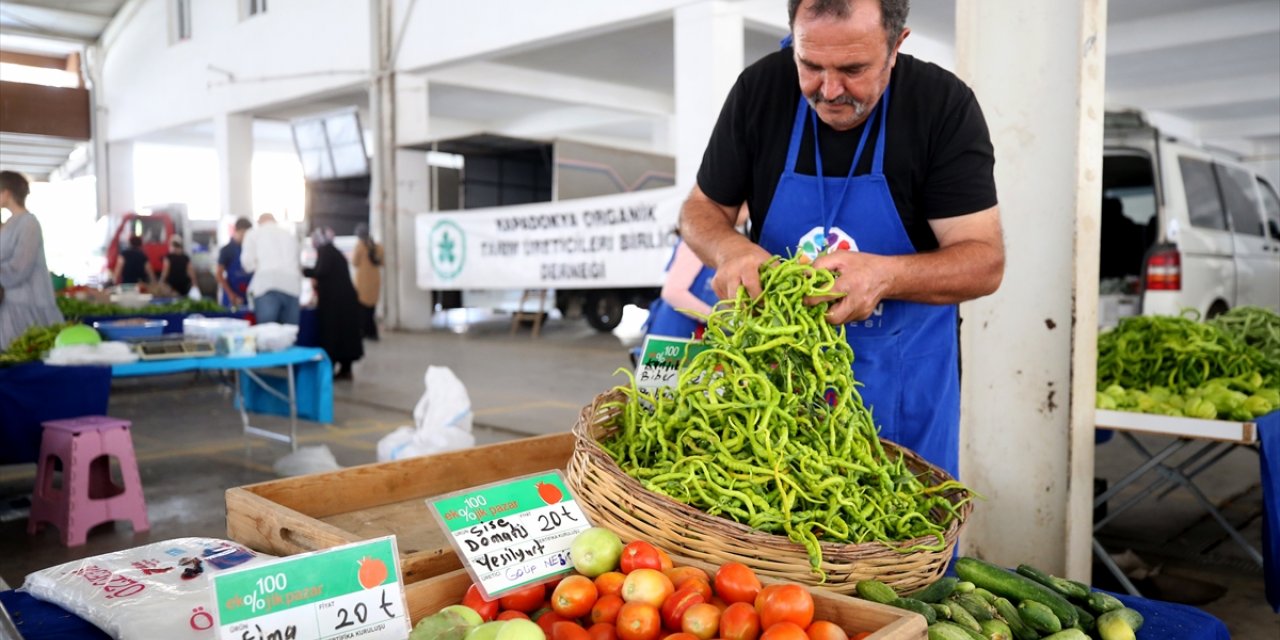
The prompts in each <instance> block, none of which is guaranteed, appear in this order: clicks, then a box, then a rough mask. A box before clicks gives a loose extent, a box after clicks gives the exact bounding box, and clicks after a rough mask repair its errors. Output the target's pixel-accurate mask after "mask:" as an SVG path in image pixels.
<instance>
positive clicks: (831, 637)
mask: <svg viewBox="0 0 1280 640" xmlns="http://www.w3.org/2000/svg"><path fill="white" fill-rule="evenodd" d="M805 633H806V634H808V636H809V640H849V634H847V633H845V632H844V629H841V628H840V625H838V624H835V623H834V622H827V621H826V620H818V621H816V622H814V623H813V624H811V625H809V628H808V629H805Z"/></svg>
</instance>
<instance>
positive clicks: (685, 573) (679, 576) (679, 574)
mask: <svg viewBox="0 0 1280 640" xmlns="http://www.w3.org/2000/svg"><path fill="white" fill-rule="evenodd" d="M662 575H664V576H666V577H668V578H671V584H673V585H675V586H676V588H677V589H679V588H680V587H683V586H684V583H685V582H688V581H689V580H691V579H693V578H698V579H700V580H702V581H703V582H705V583H707V584H711V577H710V576H708V575H707V572H706V571H703V570H702V569H699V568H697V567H675V568H672V569H667V570H665V571H663V572H662Z"/></svg>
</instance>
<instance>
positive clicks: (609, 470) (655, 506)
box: [566, 391, 973, 594]
mask: <svg viewBox="0 0 1280 640" xmlns="http://www.w3.org/2000/svg"><path fill="white" fill-rule="evenodd" d="M625 401H626V396H624V395H623V394H622V393H620V392H618V391H610V392H608V393H604V394H601V395H600V396H597V397H596V399H595V401H594V402H593V403H592V404H591V405H590V406H588V407H586V408H585V409H583V410H582V413H581V415H580V416H579V417H578V422H577V424H575V425H574V428H573V434H574V439H575V443H574V453H573V457H572V458H571V459H570V460H569V467H568V472H567V474H566V478H567V480H568V483H569V488H570V489H571V490H572V491H573V493H574V495H575V496H577V498H578V502H579V504H580V506H581V507H582V508H583V509H584V510H585V511H586V512H587V515H588V516H589V517H590V518H591V519H592V521H593V522H595V523H596V524H597V525H599V526H603V527H607V528H609V529H612V530H613V531H615V532H617V533H618V534H619V535H620V536H622V538H623V539H643V540H648V541H649V542H652V543H654V544H657V545H658V546H660V547H663V548H664V549H666V550H667V551H670V552H672V553H675V554H677V555H682V556H686V557H690V558H696V559H699V560H703V561H705V562H709V563H712V564H715V565H719V564H723V563H725V562H741V563H742V564H745V565H747V566H748V567H751V568H752V569H754V570H755V571H756V572H757V573H759V574H761V575H767V576H772V577H775V578H780V579H783V580H789V581H793V582H799V583H802V584H807V585H812V586H815V587H820V588H824V589H830V590H831V591H834V592H837V593H845V594H849V593H853V592H854V585H855V584H856V583H857V582H858V581H859V580H866V579H872V578H874V579H876V580H880V581H881V582H884V583H885V584H888V585H889V586H891V587H893V588H894V589H895V590H896V591H898V593H902V594H906V593H911V592H914V591H917V590H919V589H923V588H924V587H925V586H927V585H929V584H931V583H932V582H934V581H935V580H937V579H938V578H939V577H941V576H942V574H943V572H944V571H945V570H946V568H947V563H948V562H949V561H950V559H951V555H952V550H953V549H954V547H955V544H956V540H957V539H958V538H959V536H960V530H961V528H963V526H964V523H965V520H967V518H968V516H969V512H970V511H971V510H972V509H973V506H972V504H971V503H969V502H966V503H965V504H964V505H962V506H961V507H960V508H959V515H960V517H959V518H957V519H955V520H953V521H952V523H951V525H950V526H949V527H948V528H947V530H946V532H945V533H944V538H945V540H946V543H947V545H946V548H944V549H942V550H940V551H915V552H910V553H902V552H899V551H895V550H893V549H890V548H888V547H886V546H885V545H883V544H879V543H874V542H870V543H863V544H835V543H827V542H824V543H822V569H823V571H824V572H825V573H826V581H825V582H822V583H820V582H819V580H820V577H819V576H818V575H817V574H816V573H814V572H813V571H812V570H811V569H810V567H809V556H808V554H807V553H806V552H805V549H804V547H803V546H801V545H799V544H796V543H794V542H792V541H790V540H789V539H787V538H786V537H785V536H778V535H773V534H769V533H765V532H762V531H758V530H755V529H751V528H749V527H747V526H746V525H743V524H739V523H737V522H733V521H731V520H727V519H724V518H719V517H716V516H712V515H708V514H707V513H705V512H703V511H700V510H698V509H696V508H694V507H691V506H689V505H686V504H683V503H680V502H676V501H675V500H672V499H670V498H668V497H666V496H662V495H659V494H656V493H653V492H651V491H648V490H647V489H645V488H644V487H643V486H641V484H640V483H639V482H638V481H636V480H635V479H634V478H632V477H630V476H628V475H627V474H626V473H624V472H623V471H622V469H621V468H620V467H619V466H618V465H617V463H616V462H614V460H613V458H611V457H610V456H609V454H608V453H607V452H605V450H604V449H603V448H601V447H600V444H599V439H601V438H603V437H605V436H607V435H608V434H609V433H611V432H612V431H613V430H614V429H615V421H616V420H617V418H618V415H619V414H620V413H621V408H620V407H618V406H616V405H615V406H612V407H609V406H606V405H608V404H609V403H611V402H614V403H616V402H625ZM884 442H885V446H886V447H887V448H893V449H897V450H900V451H901V452H902V453H903V455H905V456H906V458H907V467H908V468H909V469H911V470H912V471H914V472H916V473H920V472H923V471H924V470H926V469H927V470H930V471H932V473H933V476H932V477H933V478H934V479H935V482H939V483H940V482H943V481H945V480H949V479H950V476H949V475H948V474H947V473H946V472H945V471H943V470H941V469H939V468H938V467H935V466H933V465H931V464H929V463H928V462H926V461H925V460H924V459H922V458H920V456H918V455H916V454H915V453H914V452H912V451H910V450H908V449H903V448H900V447H898V446H897V445H895V444H893V443H891V442H889V441H884ZM959 493H961V492H957V494H959ZM951 499H952V500H953V501H958V500H959V499H960V495H953V496H951ZM936 515H937V516H938V517H940V516H941V515H942V514H936ZM932 541H933V539H932V538H920V539H918V540H913V541H911V542H910V543H908V544H914V543H917V542H924V543H927V542H932Z"/></svg>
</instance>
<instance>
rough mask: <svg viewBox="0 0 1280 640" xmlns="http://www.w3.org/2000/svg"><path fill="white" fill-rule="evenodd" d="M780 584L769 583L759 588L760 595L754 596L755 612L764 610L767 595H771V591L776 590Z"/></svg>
mask: <svg viewBox="0 0 1280 640" xmlns="http://www.w3.org/2000/svg"><path fill="white" fill-rule="evenodd" d="M781 586H782V585H781V584H771V585H769V586H767V587H765V588H763V589H761V590H760V595H758V596H756V600H755V607H756V613H760V612H761V611H764V603H765V601H766V600H768V599H769V596H771V595H773V592H774V591H777V590H778V588H779V587H781Z"/></svg>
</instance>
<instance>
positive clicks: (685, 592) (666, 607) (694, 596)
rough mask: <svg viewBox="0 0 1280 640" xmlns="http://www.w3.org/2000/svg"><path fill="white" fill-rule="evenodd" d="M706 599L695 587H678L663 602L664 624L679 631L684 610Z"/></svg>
mask: <svg viewBox="0 0 1280 640" xmlns="http://www.w3.org/2000/svg"><path fill="white" fill-rule="evenodd" d="M703 602H705V599H704V598H703V597H702V594H701V593H698V592H697V591H695V590H693V589H677V590H676V592H675V593H673V594H671V596H670V597H669V598H667V599H666V601H664V602H663V603H662V608H661V609H660V611H661V612H662V624H663V626H665V627H666V628H668V629H670V630H672V631H677V630H679V629H680V620H681V619H682V618H684V612H685V611H688V610H689V607H692V606H693V605H695V604H702V603H703Z"/></svg>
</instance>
